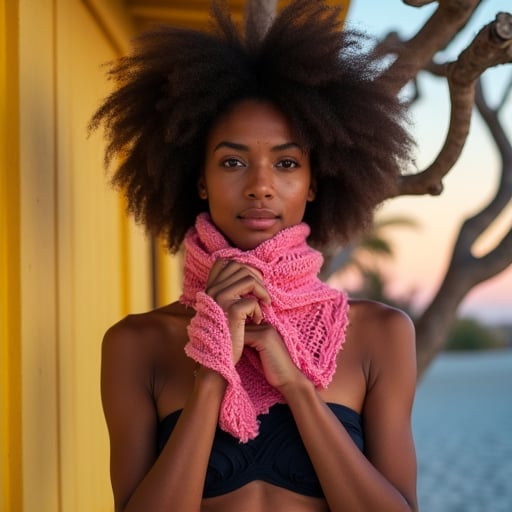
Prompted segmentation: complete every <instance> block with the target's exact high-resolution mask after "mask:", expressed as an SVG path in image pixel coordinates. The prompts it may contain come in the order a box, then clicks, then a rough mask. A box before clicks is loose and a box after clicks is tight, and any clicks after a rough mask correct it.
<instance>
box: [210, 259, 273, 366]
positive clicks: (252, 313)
mask: <svg viewBox="0 0 512 512" xmlns="http://www.w3.org/2000/svg"><path fill="white" fill-rule="evenodd" d="M206 293H207V294H208V295H209V296H210V297H211V298H212V299H213V300H214V301H215V302H216V303H217V304H218V305H219V306H220V307H221V308H222V310H223V311H225V313H226V316H227V319H228V323H229V331H230V334H231V342H232V349H233V364H236V363H237V362H238V361H239V359H240V357H241V356H242V351H243V348H244V336H245V324H246V322H247V320H250V321H251V322H252V323H253V324H256V325H258V324H260V323H261V322H262V320H263V313H262V311H261V307H260V301H262V302H264V303H266V304H270V296H269V294H268V292H267V290H266V289H265V286H264V285H263V281H262V276H261V274H260V272H258V271H257V270H256V269H254V268H252V267H249V266H247V265H243V264H241V263H236V262H234V261H225V260H217V261H216V262H215V263H214V264H213V267H212V268H211V270H210V274H209V276H208V280H207V283H206Z"/></svg>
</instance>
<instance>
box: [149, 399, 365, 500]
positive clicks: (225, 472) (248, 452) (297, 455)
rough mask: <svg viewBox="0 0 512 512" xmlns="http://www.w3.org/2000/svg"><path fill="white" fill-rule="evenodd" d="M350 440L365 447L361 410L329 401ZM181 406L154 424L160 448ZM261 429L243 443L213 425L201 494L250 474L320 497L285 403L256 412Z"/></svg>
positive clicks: (233, 485) (217, 491) (216, 492)
mask: <svg viewBox="0 0 512 512" xmlns="http://www.w3.org/2000/svg"><path fill="white" fill-rule="evenodd" d="M327 405H328V406H329V408H330V409H331V410H332V411H333V413H334V414H335V415H336V417H337V418H338V419H339V420H340V422H341V423H342V424H343V425H344V427H345V428H346V430H347V432H348V433H349V434H350V436H351V438H352V440H353V441H354V443H355V444H356V445H357V446H358V448H359V449H360V450H361V451H364V439H363V430H362V419H361V416H360V415H359V414H358V413H357V412H355V411H354V410H352V409H350V408H348V407H346V406H344V405H340V404H333V403H328V404H327ZM180 414H181V410H178V411H175V412H173V413H171V414H169V415H168V416H167V417H166V418H164V419H163V420H162V421H161V422H160V425H159V428H158V451H159V453H160V452H161V451H162V449H163V447H164V446H165V444H166V442H167V440H168V439H169V436H170V435H171V433H172V431H173V429H174V427H175V425H176V422H177V421H178V418H179V415H180ZM258 420H259V421H260V434H259V436H258V437H256V438H255V439H253V440H252V441H249V442H247V443H240V442H239V441H238V439H236V438H234V437H233V436H231V435H230V434H228V433H226V432H224V431H222V430H220V429H219V428H217V432H216V434H215V440H214V444H213V447H212V452H211V454H210V460H209V463H208V470H207V474H206V482H205V486H204V492H203V497H204V498H210V497H213V496H220V495H222V494H227V493H229V492H231V491H234V490H236V489H238V488H240V487H242V486H243V485H245V484H247V483H249V482H252V481H253V480H263V481H265V482H268V483H271V484H273V485H277V486H279V487H284V488H285V489H289V490H291V491H294V492H296V493H298V494H302V495H305V496H314V497H323V495H324V494H323V491H322V488H321V486H320V482H319V481H318V478H317V476H316V474H315V471H314V469H313V465H312V464H311V461H310V459H309V456H308V454H307V452H306V449H305V447H304V444H303V443H302V439H301V438H300V435H299V432H298V430H297V427H296V425H295V421H294V419H293V416H292V413H291V411H290V409H289V408H288V406H287V405H285V404H276V405H274V406H273V407H271V408H270V411H269V413H268V414H263V415H261V416H259V417H258Z"/></svg>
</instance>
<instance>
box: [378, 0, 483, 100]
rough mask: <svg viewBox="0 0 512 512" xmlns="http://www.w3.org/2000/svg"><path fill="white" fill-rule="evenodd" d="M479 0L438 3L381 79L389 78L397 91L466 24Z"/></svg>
mask: <svg viewBox="0 0 512 512" xmlns="http://www.w3.org/2000/svg"><path fill="white" fill-rule="evenodd" d="M480 2H481V0H444V1H442V0H440V2H439V7H438V8H437V10H436V11H435V13H434V14H433V15H432V16H431V17H430V19H429V20H428V21H427V22H426V23H425V25H424V26H423V28H422V29H421V30H420V31H419V32H418V33H417V34H416V35H415V36H414V37H413V38H412V39H410V40H409V41H407V42H406V43H404V46H403V49H402V50H401V51H400V53H399V54H398V58H397V59H396V61H395V62H394V63H393V64H392V65H391V66H390V67H389V69H388V70H387V71H386V72H385V73H384V74H383V75H382V77H381V78H382V80H383V81H387V82H389V84H390V86H391V87H392V88H393V89H394V90H396V91H397V92H398V91H399V90H400V89H401V88H402V87H403V86H404V85H405V84H406V83H407V82H409V81H410V80H411V79H412V78H413V77H414V76H416V75H417V73H418V72H419V71H420V70H421V69H423V68H424V67H425V66H426V64H427V63H428V62H430V61H431V60H432V59H433V57H434V55H435V54H436V53H437V52H438V51H439V50H442V49H443V48H445V47H446V45H447V44H448V43H449V42H450V41H451V40H452V39H453V38H454V37H455V35H456V34H457V33H458V32H460V31H461V30H462V28H464V26H465V25H466V23H467V22H468V20H469V19H470V18H471V16H472V14H473V13H474V11H475V9H476V8H477V7H478V5H479V4H480ZM416 3H417V4H418V3H421V1H419V2H416ZM397 77H398V78H397Z"/></svg>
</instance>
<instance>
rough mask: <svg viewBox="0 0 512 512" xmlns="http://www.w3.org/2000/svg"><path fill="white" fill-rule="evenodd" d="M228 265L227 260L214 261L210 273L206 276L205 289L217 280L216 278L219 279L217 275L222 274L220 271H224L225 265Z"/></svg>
mask: <svg viewBox="0 0 512 512" xmlns="http://www.w3.org/2000/svg"><path fill="white" fill-rule="evenodd" d="M228 263H229V262H228V261H227V260H223V259H218V260H215V262H214V264H213V265H212V268H211V269H210V272H209V274H208V279H207V281H206V286H207V287H208V285H209V284H210V283H212V282H214V281H216V280H217V278H218V277H219V274H220V273H221V272H222V270H223V269H224V267H226V265H227V264H228Z"/></svg>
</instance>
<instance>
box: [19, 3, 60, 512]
mask: <svg viewBox="0 0 512 512" xmlns="http://www.w3.org/2000/svg"><path fill="white" fill-rule="evenodd" d="M53 14H54V13H53V5H52V1H51V0H40V1H37V2H36V1H29V0H20V2H19V19H20V29H19V36H20V38H19V40H20V43H19V44H20V47H19V70H20V78H19V91H20V92H19V95H20V206H21V225H20V241H21V254H20V256H21V258H20V262H21V311H22V317H21V359H22V363H21V375H22V443H23V447H22V451H23V507H24V510H59V479H60V471H59V445H58V429H57V427H58V416H57V415H58V397H57V389H58V372H57V369H58V361H57V357H58V354H57V336H58V333H57V294H56V286H55V282H56V229H55V221H56V210H55V180H56V161H55V138H54V136H55V128H56V127H55V109H56V104H55V90H54V87H53V77H54V73H55V68H54V35H55V34H54V19H53Z"/></svg>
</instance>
